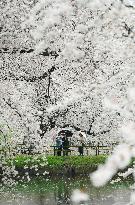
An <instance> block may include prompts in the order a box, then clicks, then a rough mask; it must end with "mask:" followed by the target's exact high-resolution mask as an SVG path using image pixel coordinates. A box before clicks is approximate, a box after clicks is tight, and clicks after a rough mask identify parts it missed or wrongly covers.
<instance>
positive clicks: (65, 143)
mask: <svg viewBox="0 0 135 205" xmlns="http://www.w3.org/2000/svg"><path fill="white" fill-rule="evenodd" d="M62 146H63V156H68V152H69V141H68V138H67V137H65V136H64V137H63V138H62Z"/></svg>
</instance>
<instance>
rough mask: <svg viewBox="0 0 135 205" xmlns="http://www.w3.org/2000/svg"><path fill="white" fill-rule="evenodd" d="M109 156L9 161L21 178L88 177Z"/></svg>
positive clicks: (39, 156) (36, 158) (32, 157)
mask: <svg viewBox="0 0 135 205" xmlns="http://www.w3.org/2000/svg"><path fill="white" fill-rule="evenodd" d="M106 158H107V155H98V156H64V157H63V156H47V157H45V156H43V155H38V156H30V155H19V156H16V157H14V158H13V159H10V160H8V165H12V166H15V170H17V171H18V174H19V175H20V176H23V175H30V176H38V175H46V173H49V175H50V176H53V175H54V176H55V175H70V176H73V175H88V174H89V173H91V172H92V171H94V170H96V168H97V166H98V165H99V164H103V163H104V162H105V160H106Z"/></svg>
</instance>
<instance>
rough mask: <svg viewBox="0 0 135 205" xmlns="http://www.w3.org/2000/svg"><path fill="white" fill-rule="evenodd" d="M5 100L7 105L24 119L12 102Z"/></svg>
mask: <svg viewBox="0 0 135 205" xmlns="http://www.w3.org/2000/svg"><path fill="white" fill-rule="evenodd" d="M3 100H4V101H5V103H6V104H7V105H8V106H9V107H10V108H11V109H12V110H14V111H15V113H16V114H17V115H18V116H19V117H20V118H21V119H22V116H21V114H20V113H19V112H18V110H17V109H16V108H15V107H13V106H12V104H11V102H10V101H6V99H5V98H3Z"/></svg>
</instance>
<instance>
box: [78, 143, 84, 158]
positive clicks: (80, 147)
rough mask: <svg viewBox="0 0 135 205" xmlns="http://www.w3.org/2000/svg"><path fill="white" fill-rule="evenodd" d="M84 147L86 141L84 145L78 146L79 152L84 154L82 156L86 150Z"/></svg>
mask: <svg viewBox="0 0 135 205" xmlns="http://www.w3.org/2000/svg"><path fill="white" fill-rule="evenodd" d="M83 147H84V143H82V145H81V146H79V147H78V152H79V154H80V155H82V156H83V150H84V148H83Z"/></svg>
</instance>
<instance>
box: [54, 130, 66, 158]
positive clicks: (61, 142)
mask: <svg viewBox="0 0 135 205" xmlns="http://www.w3.org/2000/svg"><path fill="white" fill-rule="evenodd" d="M56 148H57V156H61V153H62V149H63V156H68V152H69V140H68V138H67V137H66V135H65V134H64V133H63V134H62V135H61V136H58V137H57V138H56Z"/></svg>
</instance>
